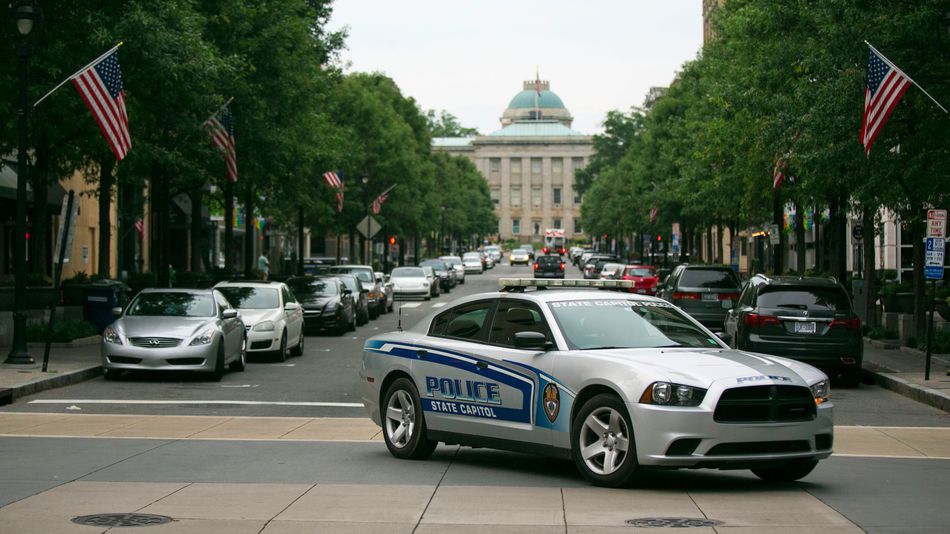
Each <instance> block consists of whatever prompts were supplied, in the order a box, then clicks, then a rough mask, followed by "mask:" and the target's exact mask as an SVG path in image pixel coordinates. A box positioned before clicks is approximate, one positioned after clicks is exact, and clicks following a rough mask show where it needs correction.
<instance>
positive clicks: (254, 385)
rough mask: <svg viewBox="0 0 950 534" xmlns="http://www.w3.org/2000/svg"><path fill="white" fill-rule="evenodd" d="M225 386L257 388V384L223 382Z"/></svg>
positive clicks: (222, 385)
mask: <svg viewBox="0 0 950 534" xmlns="http://www.w3.org/2000/svg"><path fill="white" fill-rule="evenodd" d="M221 387H223V388H256V387H257V384H221Z"/></svg>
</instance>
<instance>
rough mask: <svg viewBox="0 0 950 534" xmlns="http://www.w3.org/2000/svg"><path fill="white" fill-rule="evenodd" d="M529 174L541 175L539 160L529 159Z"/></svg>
mask: <svg viewBox="0 0 950 534" xmlns="http://www.w3.org/2000/svg"><path fill="white" fill-rule="evenodd" d="M531 174H541V158H531Z"/></svg>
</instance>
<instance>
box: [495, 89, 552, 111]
mask: <svg viewBox="0 0 950 534" xmlns="http://www.w3.org/2000/svg"><path fill="white" fill-rule="evenodd" d="M535 95H537V93H536V92H535V91H534V89H528V90H525V91H521V92H520V93H518V94H516V95H515V97H514V98H512V99H511V103H510V104H508V109H534V108H535V107H536V106H537V107H539V108H547V109H551V108H558V109H565V108H564V102H561V97H559V96H557V95H556V94H554V93H552V92H551V91H545V90H542V91H541V96H539V97H538V102H537V105H536V104H535V102H534V97H535Z"/></svg>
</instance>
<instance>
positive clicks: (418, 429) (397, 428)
mask: <svg viewBox="0 0 950 534" xmlns="http://www.w3.org/2000/svg"><path fill="white" fill-rule="evenodd" d="M390 405H392V406H393V407H394V408H396V409H401V410H402V418H401V420H398V419H395V418H392V419H390V418H389V416H388V412H389V406H390ZM380 416H381V417H382V423H383V440H384V441H385V442H386V448H388V449H389V452H390V453H392V455H393V456H395V457H396V458H402V459H404V460H423V459H425V458H428V457H429V456H430V455H431V454H432V452H433V451H434V450H435V447H436V445H438V444H439V442H438V441H433V440H430V439H428V438H427V437H426V434H427V431H426V419H425V415H424V414H423V411H422V402H421V401H420V400H419V391H418V390H417V389H416V385H415V384H413V383H412V381H411V380H409V379H408V378H397V379H396V380H395V381H393V383H392V384H390V385H389V388H387V389H386V394H385V395H383V402H382V405H380ZM406 425H408V427H407V426H406ZM406 434H408V436H407V435H406ZM393 438H398V439H396V441H393Z"/></svg>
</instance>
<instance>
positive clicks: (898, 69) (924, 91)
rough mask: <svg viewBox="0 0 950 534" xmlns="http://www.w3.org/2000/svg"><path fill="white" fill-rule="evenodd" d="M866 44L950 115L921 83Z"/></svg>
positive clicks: (865, 42) (867, 43)
mask: <svg viewBox="0 0 950 534" xmlns="http://www.w3.org/2000/svg"><path fill="white" fill-rule="evenodd" d="M864 44H866V45H868V47H869V48H870V49H871V50H874V52H875V53H876V54H877V55H878V56H880V58H881V59H882V60H884V63H887V64H888V66H890V67H891V68H892V69H894V70H896V71H897V72H899V73H901V74H903V75H904V77H905V78H907V79H908V80H910V83H912V84H914V85H916V86H917V88H918V89H920V90H921V92H923V93H924V94H925V95H927V98H929V99H930V100H932V101H933V103H934V104H937V107H938V108H940V109H941V110H943V112H944V113H950V112H948V111H947V108H945V107H943V106H941V105H940V102H937V99H936V98H934V97H932V96H930V93H928V92H927V90H926V89H924V88H923V87H921V86H920V84H919V83H917V82H915V81H914V79H913V78H911V77H910V76H908V75H907V73H906V72H904V71H902V70H901V69H900V68H899V67H898V66H897V65H895V64H894V63H892V62H891V60H889V59H887V56H885V55H884V54H882V53H881V51H880V50H878V49H877V48H874V45H872V44H871V43H869V42H867V40H866V39H865V41H864Z"/></svg>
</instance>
